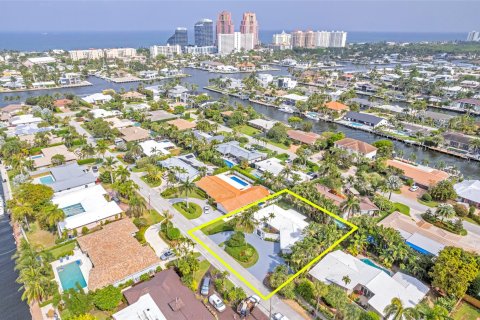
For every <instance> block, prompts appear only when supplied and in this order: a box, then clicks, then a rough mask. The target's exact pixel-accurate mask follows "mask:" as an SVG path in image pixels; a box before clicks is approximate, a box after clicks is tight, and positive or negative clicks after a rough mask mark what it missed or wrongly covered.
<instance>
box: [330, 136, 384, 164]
mask: <svg viewBox="0 0 480 320" xmlns="http://www.w3.org/2000/svg"><path fill="white" fill-rule="evenodd" d="M334 146H335V147H336V148H339V149H342V150H345V151H347V152H348V153H349V154H356V155H361V156H363V157H365V158H368V159H373V158H375V156H376V155H377V148H376V147H374V146H372V145H371V144H368V143H366V142H363V141H360V140H356V139H352V138H344V139H341V140H338V141H335V142H334Z"/></svg>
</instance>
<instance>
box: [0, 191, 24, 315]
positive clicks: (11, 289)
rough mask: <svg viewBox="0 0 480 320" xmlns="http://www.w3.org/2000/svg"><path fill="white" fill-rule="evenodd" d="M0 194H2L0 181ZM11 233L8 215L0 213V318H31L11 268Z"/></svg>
mask: <svg viewBox="0 0 480 320" xmlns="http://www.w3.org/2000/svg"><path fill="white" fill-rule="evenodd" d="M0 194H2V196H3V188H2V184H1V183H0ZM12 233H13V230H12V227H11V226H10V221H9V219H8V216H7V215H0V284H1V286H0V296H1V297H2V302H1V303H0V319H5V320H24V319H25V320H26V319H31V315H30V311H29V308H28V305H27V304H26V303H25V302H23V301H22V300H21V296H22V292H21V291H18V290H19V288H20V285H19V284H18V283H16V282H15V280H16V279H17V277H18V273H17V272H16V271H15V270H14V269H13V268H14V266H15V263H14V261H13V260H12V259H11V258H12V255H13V254H14V253H15V251H16V244H15V241H14V239H13V235H12Z"/></svg>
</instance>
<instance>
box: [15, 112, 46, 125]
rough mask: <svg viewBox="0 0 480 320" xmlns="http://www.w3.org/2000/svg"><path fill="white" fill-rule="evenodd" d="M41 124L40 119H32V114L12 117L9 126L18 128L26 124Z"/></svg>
mask: <svg viewBox="0 0 480 320" xmlns="http://www.w3.org/2000/svg"><path fill="white" fill-rule="evenodd" d="M38 122H42V118H39V117H34V116H33V114H22V115H19V116H15V117H12V118H11V119H10V124H11V125H12V126H18V125H21V124H28V123H38Z"/></svg>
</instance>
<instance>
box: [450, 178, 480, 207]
mask: <svg viewBox="0 0 480 320" xmlns="http://www.w3.org/2000/svg"><path fill="white" fill-rule="evenodd" d="M453 188H454V189H455V192H456V193H457V196H458V200H459V201H461V202H465V203H468V204H471V205H473V206H475V207H477V208H480V180H463V181H462V182H459V183H456V184H455V185H454V186H453Z"/></svg>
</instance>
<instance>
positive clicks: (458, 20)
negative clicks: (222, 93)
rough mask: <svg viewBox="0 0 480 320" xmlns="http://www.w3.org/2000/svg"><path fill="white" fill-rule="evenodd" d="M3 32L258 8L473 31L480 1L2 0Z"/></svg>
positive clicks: (350, 27)
mask: <svg viewBox="0 0 480 320" xmlns="http://www.w3.org/2000/svg"><path fill="white" fill-rule="evenodd" d="M0 9H1V12H2V14H1V16H2V17H1V19H0V32H54V31H58V32H61V31H143V30H145V31H153V30H172V31H173V30H174V29H175V28H176V27H186V28H188V29H189V30H193V25H194V24H195V22H197V21H198V20H199V19H202V18H209V19H212V20H214V21H216V19H217V15H218V13H219V12H220V11H222V10H227V11H231V12H232V20H233V23H234V25H235V30H239V27H240V21H241V18H242V14H243V12H245V11H253V12H255V13H256V14H257V19H258V22H259V25H260V29H261V30H281V29H285V30H294V29H309V28H311V29H313V30H324V29H325V30H345V31H371V32H468V31H471V30H479V29H480V18H479V16H478V15H479V12H480V1H462V0H458V1H455V0H451V1H435V0H430V1H422V0H420V1H401V0H383V1H382V0H377V1H361V0H350V1H338V0H337V1H321V0H317V1H314V0H311V1H301V0H300V1H287V0H283V1H274V0H263V1H253V0H224V1H219V0H210V1H205V0H195V1H191V0H190V1H186V0H175V1H170V0H168V1H167V0H150V1H130V0H120V1H114V0H103V1H78V0H63V1H60V0H59V1H42V0H40V1H2V0H0Z"/></svg>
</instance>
